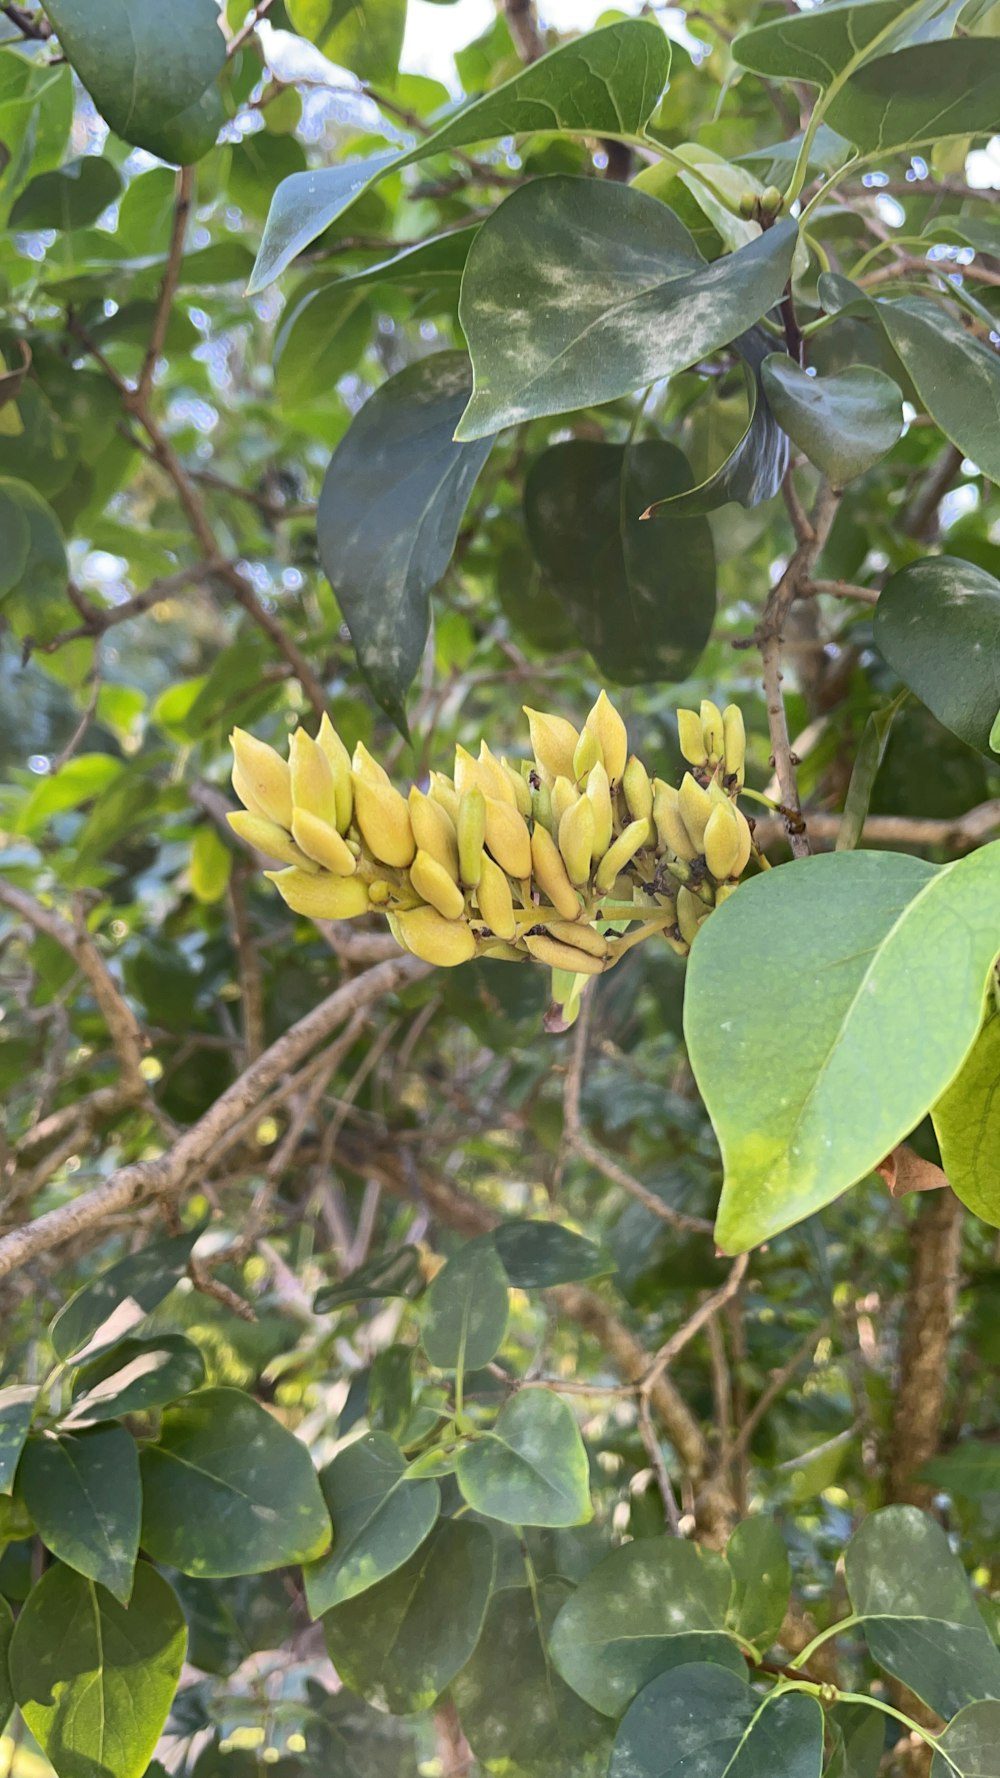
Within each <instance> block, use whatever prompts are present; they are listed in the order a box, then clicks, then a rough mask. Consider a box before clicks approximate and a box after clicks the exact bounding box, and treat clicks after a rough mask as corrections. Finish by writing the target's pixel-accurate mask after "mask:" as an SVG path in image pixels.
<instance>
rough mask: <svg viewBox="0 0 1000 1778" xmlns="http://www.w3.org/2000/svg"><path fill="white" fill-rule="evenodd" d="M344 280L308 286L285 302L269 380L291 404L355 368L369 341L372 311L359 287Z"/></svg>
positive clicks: (330, 387)
mask: <svg viewBox="0 0 1000 1778" xmlns="http://www.w3.org/2000/svg"><path fill="white" fill-rule="evenodd" d="M344 284H347V280H346V279H343V280H341V281H340V282H338V283H335V284H328V285H326V286H324V287H321V288H320V289H317V290H310V291H308V292H307V294H306V295H305V296H304V297H303V298H302V300H301V302H297V303H293V304H290V305H289V307H288V309H287V310H286V311H285V313H284V315H283V316H282V318H281V325H280V327H279V328H278V332H277V334H276V336H275V341H274V383H275V388H276V389H277V391H278V394H279V396H280V397H281V399H282V401H283V402H287V403H288V404H290V405H294V403H295V402H297V401H308V400H309V399H310V397H315V396H316V395H317V394H320V393H325V392H327V391H329V392H331V393H332V391H333V390H334V388H335V387H336V385H337V383H338V382H339V381H340V378H341V377H343V376H346V375H347V373H348V371H351V370H353V369H354V367H355V365H356V364H357V362H358V359H359V358H360V356H361V353H362V351H363V350H364V347H365V346H366V344H367V342H368V338H369V335H370V334H371V331H372V326H373V317H372V312H371V309H370V307H369V305H368V303H367V302H366V300H365V293H364V291H363V290H358V289H355V288H352V287H351V286H350V285H349V284H348V287H347V288H346V289H344V288H343V286H344Z"/></svg>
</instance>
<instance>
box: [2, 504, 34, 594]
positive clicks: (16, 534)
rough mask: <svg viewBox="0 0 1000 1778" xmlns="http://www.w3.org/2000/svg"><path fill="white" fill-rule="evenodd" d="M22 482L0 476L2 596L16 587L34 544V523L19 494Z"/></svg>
mask: <svg viewBox="0 0 1000 1778" xmlns="http://www.w3.org/2000/svg"><path fill="white" fill-rule="evenodd" d="M23 485H24V484H23V483H20V482H11V481H8V480H7V479H6V478H5V477H0V532H2V534H3V540H4V547H3V556H2V558H0V599H2V598H3V596H4V594H5V593H9V592H10V591H11V588H12V587H16V586H17V583H18V581H19V580H20V579H21V577H22V575H23V574H24V570H25V568H26V566H27V562H28V551H29V550H30V548H31V526H30V524H29V522H28V515H27V513H26V512H25V510H24V503H23V501H22V500H21V499H20V498H19V497H18V489H19V488H21V487H23Z"/></svg>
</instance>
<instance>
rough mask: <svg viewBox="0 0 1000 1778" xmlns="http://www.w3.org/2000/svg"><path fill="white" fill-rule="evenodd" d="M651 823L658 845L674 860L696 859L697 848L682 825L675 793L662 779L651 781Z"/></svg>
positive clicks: (682, 821) (671, 786) (670, 785)
mask: <svg viewBox="0 0 1000 1778" xmlns="http://www.w3.org/2000/svg"><path fill="white" fill-rule="evenodd" d="M653 823H654V826H655V828H656V832H657V837H658V839H659V842H660V845H661V846H662V847H663V850H664V851H665V852H670V853H671V854H672V855H673V857H675V858H684V859H691V858H697V856H698V848H697V846H696V845H694V844H693V842H692V840H691V835H690V834H689V833H688V830H687V828H686V827H685V825H684V817H683V815H682V814H681V811H680V807H679V803H678V796H677V792H676V790H675V789H674V787H673V785H672V784H665V783H664V782H663V779H662V778H654V780H653Z"/></svg>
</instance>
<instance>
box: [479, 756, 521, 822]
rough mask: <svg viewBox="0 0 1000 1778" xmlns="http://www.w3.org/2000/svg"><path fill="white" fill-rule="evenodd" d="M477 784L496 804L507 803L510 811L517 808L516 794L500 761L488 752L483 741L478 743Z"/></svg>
mask: <svg viewBox="0 0 1000 1778" xmlns="http://www.w3.org/2000/svg"><path fill="white" fill-rule="evenodd" d="M476 764H477V765H478V767H479V774H480V775H479V782H480V784H481V785H482V788H483V790H484V791H485V792H486V795H487V796H495V797H496V799H497V802H498V803H509V804H510V806H511V808H512V809H516V808H517V794H516V792H515V790H514V786H513V784H512V783H511V781H510V778H509V777H508V775H507V773H506V772H505V771H504V769H503V766H502V765H501V764H500V761H499V760H498V759H497V758H495V756H494V755H493V754H492V753H491V752H490V750H489V748H488V747H487V745H486V742H485V741H480V743H479V758H478V760H477V761H476Z"/></svg>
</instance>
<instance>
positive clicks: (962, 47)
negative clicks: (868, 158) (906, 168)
mask: <svg viewBox="0 0 1000 1778" xmlns="http://www.w3.org/2000/svg"><path fill="white" fill-rule="evenodd" d="M827 121H828V122H829V123H830V124H831V125H832V127H833V128H834V129H835V130H837V131H839V133H840V134H841V135H842V136H846V137H847V139H848V141H849V142H853V143H854V144H855V146H856V147H857V148H858V149H859V151H860V152H861V153H862V154H892V153H894V152H896V151H897V150H899V149H904V148H905V149H907V150H908V149H911V148H915V147H917V146H919V144H921V143H923V142H939V141H940V140H941V138H942V137H944V136H979V135H991V134H992V133H993V131H994V130H995V129H997V128H998V127H1000V43H997V42H996V41H995V40H994V39H991V38H983V37H960V38H956V39H955V41H954V42H952V43H916V44H913V45H911V46H910V47H909V48H906V49H900V50H897V52H896V54H895V55H891V56H880V57H879V58H878V60H877V61H871V62H866V63H865V65H864V67H862V68H859V69H858V70H857V72H856V73H855V74H852V76H851V78H850V80H848V82H847V83H846V85H845V86H844V87H842V88H841V90H840V92H839V93H838V94H837V95H836V97H835V98H834V99H833V101H832V102H831V104H830V107H829V110H828V111H827Z"/></svg>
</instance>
